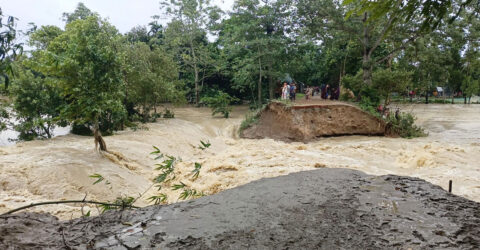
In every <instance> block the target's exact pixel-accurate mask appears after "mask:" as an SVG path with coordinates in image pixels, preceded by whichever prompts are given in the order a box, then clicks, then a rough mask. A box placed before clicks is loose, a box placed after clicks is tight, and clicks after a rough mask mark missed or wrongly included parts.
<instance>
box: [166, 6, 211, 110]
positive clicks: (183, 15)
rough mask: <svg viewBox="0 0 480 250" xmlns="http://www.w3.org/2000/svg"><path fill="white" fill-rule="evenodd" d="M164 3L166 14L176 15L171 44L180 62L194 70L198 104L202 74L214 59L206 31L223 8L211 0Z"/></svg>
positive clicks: (169, 30) (168, 32)
mask: <svg viewBox="0 0 480 250" xmlns="http://www.w3.org/2000/svg"><path fill="white" fill-rule="evenodd" d="M161 5H162V6H163V7H164V8H165V11H166V14H167V15H170V16H172V21H171V22H170V23H169V24H168V27H167V29H166V31H165V32H166V34H165V36H166V41H167V44H168V46H169V48H170V49H171V50H174V51H176V54H178V55H179V61H180V63H181V64H182V65H184V66H186V67H188V68H189V69H191V70H192V71H193V78H194V79H193V83H194V88H195V103H196V104H198V103H199V101H200V82H201V80H202V79H201V76H200V75H201V72H202V70H203V68H204V67H207V66H206V65H208V63H209V61H210V60H209V53H208V50H207V49H206V46H207V43H208V41H207V39H206V34H207V32H208V29H209V27H211V25H213V24H214V23H215V22H216V21H217V20H218V19H219V18H220V14H219V13H220V10H219V8H218V7H215V6H211V5H210V2H209V1H208V0H172V1H163V2H161Z"/></svg>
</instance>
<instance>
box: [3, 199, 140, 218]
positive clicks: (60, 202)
mask: <svg viewBox="0 0 480 250" xmlns="http://www.w3.org/2000/svg"><path fill="white" fill-rule="evenodd" d="M65 203H89V204H97V205H105V206H114V207H124V208H125V207H130V208H138V207H136V206H131V205H125V204H111V203H106V202H100V201H88V200H67V201H46V202H39V203H32V204H30V205H27V206H23V207H19V208H16V209H13V210H10V211H8V212H6V213H4V214H1V215H0V216H4V215H8V214H12V213H15V212H18V211H20V210H24V209H27V208H31V207H36V206H42V205H51V204H65Z"/></svg>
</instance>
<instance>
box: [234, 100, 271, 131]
mask: <svg viewBox="0 0 480 250" xmlns="http://www.w3.org/2000/svg"><path fill="white" fill-rule="evenodd" d="M264 108H265V106H263V107H261V108H258V109H255V110H251V111H249V112H248V113H247V114H245V119H244V120H243V121H242V123H241V124H240V128H239V129H238V133H239V134H240V135H241V134H242V132H243V131H244V130H245V129H247V128H249V127H251V126H253V125H254V124H257V123H258V118H260V113H261V111H262V110H263V109H264Z"/></svg>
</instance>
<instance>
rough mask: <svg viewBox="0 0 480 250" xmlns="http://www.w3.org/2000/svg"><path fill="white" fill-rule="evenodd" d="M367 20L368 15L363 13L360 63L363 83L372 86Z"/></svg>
mask: <svg viewBox="0 0 480 250" xmlns="http://www.w3.org/2000/svg"><path fill="white" fill-rule="evenodd" d="M367 18H368V13H367V12H365V13H364V14H363V19H362V22H363V61H362V69H363V83H365V84H366V85H367V86H372V71H373V67H372V66H373V65H372V61H371V51H370V50H371V48H370V35H369V33H368V25H367Z"/></svg>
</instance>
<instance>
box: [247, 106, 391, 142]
mask: <svg viewBox="0 0 480 250" xmlns="http://www.w3.org/2000/svg"><path fill="white" fill-rule="evenodd" d="M384 134H385V122H384V121H382V120H381V119H378V118H377V117H375V116H372V115H370V114H368V113H366V112H364V111H362V110H360V109H359V108H357V107H355V106H352V105H349V104H346V103H341V102H329V101H324V102H322V103H313V102H312V103H310V104H309V103H307V104H304V103H302V104H299V105H298V104H297V105H293V106H288V105H286V104H283V103H280V102H272V103H270V104H268V105H267V107H266V108H265V109H264V110H262V111H261V112H260V117H259V121H258V123H257V124H254V125H253V126H251V127H249V128H247V129H245V130H244V131H242V132H241V136H242V137H244V138H250V139H261V138H272V139H277V140H284V141H309V140H312V139H315V138H317V137H324V136H341V135H384Z"/></svg>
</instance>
